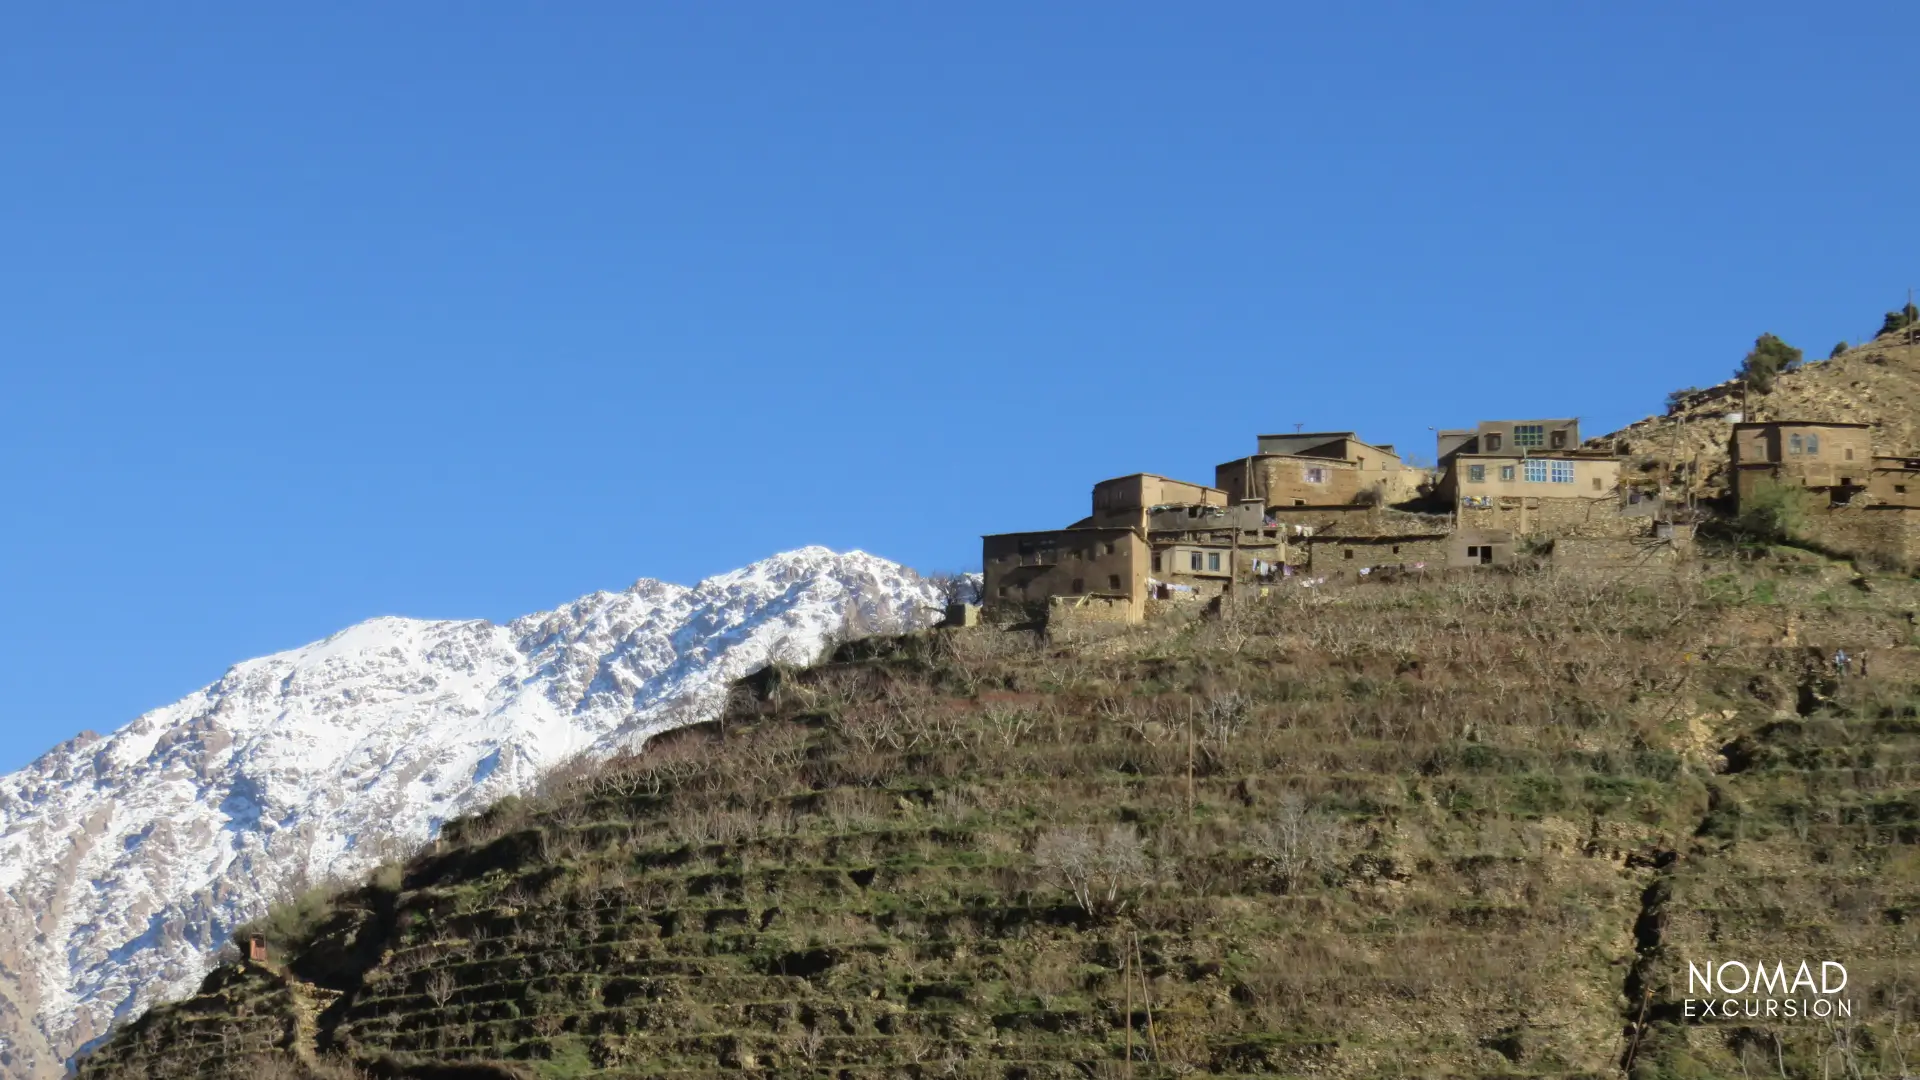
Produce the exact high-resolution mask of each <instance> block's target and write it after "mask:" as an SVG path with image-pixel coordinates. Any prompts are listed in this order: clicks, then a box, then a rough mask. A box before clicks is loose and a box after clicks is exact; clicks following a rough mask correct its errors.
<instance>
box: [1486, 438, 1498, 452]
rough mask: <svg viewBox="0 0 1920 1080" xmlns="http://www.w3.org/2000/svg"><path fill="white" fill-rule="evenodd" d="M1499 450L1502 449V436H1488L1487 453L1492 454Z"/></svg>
mask: <svg viewBox="0 0 1920 1080" xmlns="http://www.w3.org/2000/svg"><path fill="white" fill-rule="evenodd" d="M1498 449H1500V436H1498V435H1489V436H1487V452H1488V453H1492V452H1494V451H1495V450H1498Z"/></svg>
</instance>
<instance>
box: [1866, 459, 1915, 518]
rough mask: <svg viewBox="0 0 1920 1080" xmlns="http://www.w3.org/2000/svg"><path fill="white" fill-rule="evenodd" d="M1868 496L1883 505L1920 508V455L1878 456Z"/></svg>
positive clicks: (1868, 480) (1869, 479)
mask: <svg viewBox="0 0 1920 1080" xmlns="http://www.w3.org/2000/svg"><path fill="white" fill-rule="evenodd" d="M1867 497H1868V498H1869V499H1871V500H1872V501H1873V502H1875V503H1877V504H1880V505H1883V506H1904V507H1913V508H1920V457H1899V456H1876V457H1875V458H1874V459H1873V475H1872V476H1870V477H1868V479H1867Z"/></svg>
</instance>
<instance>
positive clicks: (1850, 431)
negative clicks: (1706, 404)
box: [1727, 420, 1898, 504]
mask: <svg viewBox="0 0 1920 1080" xmlns="http://www.w3.org/2000/svg"><path fill="white" fill-rule="evenodd" d="M1727 453H1728V458H1729V461H1728V464H1729V465H1730V466H1731V467H1732V469H1733V476H1734V483H1733V489H1734V501H1735V503H1736V504H1737V503H1739V502H1740V501H1742V500H1745V499H1750V498H1752V497H1753V493H1754V491H1755V490H1756V489H1757V488H1758V487H1759V486H1760V485H1761V484H1762V483H1766V482H1773V483H1780V484H1787V485H1790V486H1793V487H1804V488H1811V489H1813V490H1816V491H1824V492H1827V493H1828V494H1829V495H1830V496H1831V501H1834V502H1846V501H1848V500H1849V499H1851V498H1852V496H1853V493H1854V492H1855V491H1859V490H1866V489H1867V488H1868V487H1869V483H1868V482H1869V480H1870V479H1871V478H1872V476H1873V471H1874V467H1875V465H1876V464H1878V463H1877V462H1876V461H1875V459H1874V457H1873V433H1872V429H1871V428H1869V427H1868V426H1867V425H1865V424H1823V423H1813V422H1810V421H1804V420H1754V421H1747V422H1745V423H1739V424H1735V425H1733V435H1732V438H1731V440H1730V442H1729V443H1728V448H1727ZM1896 483H1898V481H1893V480H1891V479H1889V480H1888V481H1887V483H1886V487H1887V488H1888V489H1889V490H1890V489H1891V488H1892V487H1893V486H1895V484H1896Z"/></svg>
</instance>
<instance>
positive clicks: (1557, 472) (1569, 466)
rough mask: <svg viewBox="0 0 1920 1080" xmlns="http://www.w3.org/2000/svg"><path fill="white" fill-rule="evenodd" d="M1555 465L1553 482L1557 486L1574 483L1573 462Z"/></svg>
mask: <svg viewBox="0 0 1920 1080" xmlns="http://www.w3.org/2000/svg"><path fill="white" fill-rule="evenodd" d="M1552 465H1553V482H1554V483H1556V484H1571V483H1573V462H1571V461H1556V462H1553V463H1552Z"/></svg>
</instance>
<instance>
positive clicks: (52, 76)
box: [0, 2, 1920, 769]
mask: <svg viewBox="0 0 1920 1080" xmlns="http://www.w3.org/2000/svg"><path fill="white" fill-rule="evenodd" d="M1577 7H1579V6H1578V5H1568V4H1540V3H1510V4H1490V3H1461V4H1413V3H1402V4H1386V3H1378V4H1318V5H1307V4H1276V3H1268V2H1260V3H1241V4H1230V3H1208V4H1166V3H1153V4H1144V3H1143V4H1128V3H1098V4H1095V3H1081V2H1073V3H1051V4H1029V3H1018V4H1015V3H968V4H948V5H930V4H883V3H860V4H855V3H815V4H772V3H733V4H687V3H681V4H675V3H597V4H596V3H584V2H583V3H571V4H561V5H544V6H542V5H531V4H519V3H515V4H505V3H422V2H406V3H384V2H383V3H377V4H376V3H365V2H361V3H340V4H325V5H312V4H307V5H287V4H265V5H262V4H238V3H228V4H210V3H191V2H186V3H168V4H147V5H117V6H114V7H113V8H112V9H111V10H104V9H101V8H99V7H97V6H96V7H90V6H87V5H72V4H40V5H28V6H19V7H15V8H13V9H12V10H10V11H8V13H7V15H6V17H5V23H4V28H3V29H0V130H4V131H5V132H6V137H5V139H4V140H3V141H0V199H4V207H5V209H4V210H3V211H0V289H4V293H3V295H4V302H3V303H0V440H4V443H3V444H0V498H3V500H4V501H0V507H4V519H3V523H4V528H3V529H0V658H4V663H5V664H6V675H7V681H8V683H9V685H8V686H7V688H6V692H5V693H4V695H0V769H3V768H12V767H16V766H18V765H21V764H24V763H25V762H26V761H27V760H29V759H30V758H31V757H33V756H34V755H35V754H37V753H39V752H40V751H42V750H44V749H45V748H47V747H48V746H50V745H52V744H53V743H55V742H57V741H58V740H60V739H63V738H66V737H67V736H69V735H71V734H73V733H74V732H76V731H78V730H80V729H82V728H94V729H98V730H102V731H104V730H108V729H111V728H113V727H117V726H119V725H120V724H122V723H124V722H126V721H127V720H129V719H131V718H132V717H133V716H134V715H136V714H137V713H139V712H140V711H142V710H144V709H146V708H150V707H153V706H156V705H159V704H162V703H165V702H167V701H171V700H173V699H174V698H176V697H178V696H180V695H181V694H183V693H186V692H188V691H190V690H192V689H194V688H195V687H197V686H199V685H202V684H204V683H206V682H208V681H210V680H212V679H214V678H216V677H218V676H219V674H220V673H221V671H222V670H224V668H225V667H226V666H227V665H228V664H230V663H232V662H234V661H238V660H241V659H244V658H247V657H250V656H255V655H259V654H262V653H266V652H270V651H273V650H276V649H282V648H287V647H290V646H294V645H298V644H301V643H303V642H306V641H309V640H312V639H314V638H318V637H321V636H324V635H325V634H328V633H330V632H332V631H334V630H336V629H339V628H341V627H343V626H345V625H347V624H349V623H352V622H354V621H357V620H360V619H364V618H368V617H370V616H374V615H380V614H404V615H415V616H427V617H466V616H484V617H489V618H495V619H504V618H507V617H511V616H513V615H517V614H521V613H524V612H528V611H533V610H537V609H541V608H545V607H549V606H552V605H555V604H558V603H561V602H563V601H566V600H568V599H570V598H572V597H574V596H576V595H578V594H581V593H584V592H586V591H589V590H591V589H595V588H614V589H617V588H622V587H624V586H626V585H627V584H629V583H630V582H631V581H633V580H634V579H635V578H638V577H641V576H651V577H660V578H665V579H668V580H673V581H682V582H692V581H695V580H697V579H699V578H700V577H702V576H704V575H707V574H710V573H714V572H718V571H723V570H727V569H730V568H733V567H736V566H739V565H742V564H744V563H746V562H748V561H751V560H753V559H755V558H758V557H761V556H764V555H767V554H770V553H772V552H776V551H780V550H783V549H786V548H791V547H795V546H798V545H802V544H809V543H819V544H827V545H831V546H833V547H836V548H851V547H859V548H864V549H866V550H869V551H873V552H876V553H878V554H882V555H886V556H889V557H891V558H895V559H898V560H901V561H903V562H907V563H910V564H912V565H915V566H919V567H922V568H926V569H943V568H960V567H967V566H972V565H976V564H977V561H978V547H977V539H976V538H977V536H978V535H979V534H980V533H982V532H994V531H1003V530H1011V529H1019V528H1040V527H1049V526H1052V525H1055V524H1063V523H1065V522H1067V521H1069V520H1071V519H1073V518H1075V517H1077V516H1079V515H1080V514H1081V513H1083V508H1084V505H1085V500H1086V497H1087V490H1088V487H1089V485H1090V484H1091V482H1092V481H1093V480H1095V479H1098V478H1101V477H1106V476H1111V475H1116V474H1120V473H1125V472H1131V471H1135V470H1143V469H1144V470H1150V471H1157V472H1164V473H1169V474H1174V475H1179V476H1185V477H1191V478H1195V479H1201V480H1205V479H1208V478H1210V477H1211V476H1212V467H1213V465H1214V464H1216V463H1217V462H1220V461H1224V460H1226V459H1228V458H1231V457H1234V456H1237V455H1240V454H1243V453H1245V452H1247V451H1248V450H1250V449H1251V447H1252V439H1253V437H1254V435H1255V434H1256V433H1258V432H1260V431H1266V430H1290V429H1291V427H1292V425H1293V424H1294V423H1296V422H1297V423H1302V424H1305V425H1307V427H1308V428H1309V429H1311V428H1333V427H1338V428H1349V427H1352V428H1358V429H1359V430H1360V431H1362V432H1363V433H1364V434H1365V435H1367V436H1369V437H1371V438H1374V439H1376V440H1379V441H1393V442H1397V443H1400V444H1401V445H1402V446H1403V447H1407V448H1410V449H1414V450H1419V451H1423V452H1426V453H1429V454H1430V453H1431V443H1430V436H1429V434H1428V428H1429V427H1430V426H1443V425H1453V424H1464V423H1471V422H1472V421H1474V420H1476V419H1478V418H1481V417H1492V416H1499V415H1511V414H1529V415H1531V414H1542V413H1545V414H1555V415H1559V414H1576V415H1579V416H1581V417H1582V418H1583V419H1584V421H1585V423H1586V426H1587V430H1588V431H1589V432H1596V433H1597V432H1599V431H1604V430H1608V429H1610V428H1612V427H1614V426H1617V425H1619V424H1622V423H1625V422H1628V421H1631V420H1634V419H1637V418H1639V417H1641V416H1644V415H1646V414H1647V413H1649V412H1652V411H1655V410H1656V409H1657V408H1658V407H1659V405H1660V402H1661V400H1662V398H1663V396H1664V394H1665V393H1666V391H1667V390H1669V389H1672V388H1674V387H1677V386H1681V385H1686V384H1690V383H1707V382H1712V381H1717V380H1718V379H1720V378H1723V377H1725V375H1726V374H1727V373H1728V372H1729V371H1730V369H1731V368H1732V367H1733V365H1734V364H1735V363H1736V362H1737V361H1738V360H1739V358H1740V356H1741V355H1742V354H1743V353H1744V351H1745V350H1746V348H1747V347H1748V346H1749V345H1750V343H1751V342H1752V339H1753V337H1754V336H1755V335H1756V334H1758V333H1760V332H1761V331H1774V332H1777V333H1780V334H1782V335H1784V336H1785V337H1787V338H1788V340H1790V341H1792V342H1794V343H1796V344H1799V345H1801V346H1802V347H1804V348H1805V349H1807V351H1808V353H1809V355H1818V356H1824V355H1825V354H1826V351H1827V349H1828V348H1829V347H1830V346H1831V345H1832V344H1833V343H1834V342H1835V341H1836V340H1838V339H1841V338H1851V339H1858V338H1860V337H1861V336H1863V335H1865V334H1867V333H1869V332H1870V331H1871V330H1872V329H1874V328H1875V327H1877V326H1878V325H1879V318H1880V315H1881V313H1882V312H1883V311H1885V310H1887V309H1889V308H1891V307H1894V306H1897V305H1898V304H1899V303H1900V302H1902V301H1903V300H1904V291H1905V289H1906V288H1907V287H1908V286H1909V285H1920V265H1916V260H1915V259H1914V258H1913V256H1912V254H1911V252H1912V251H1913V245H1914V242H1915V238H1916V232H1915V228H1914V226H1913V225H1911V224H1903V222H1910V221H1912V220H1914V219H1915V218H1916V215H1920V149H1917V148H1920V141H1917V140H1916V136H1915V134H1914V132H1915V130H1916V115H1917V113H1920V110H1916V105H1917V104H1920V102H1917V101H1916V97H1920V65H1917V63H1916V61H1915V60H1914V58H1913V54H1912V47H1911V45H1912V42H1914V41H1916V40H1920V5H1915V4H1912V3H1886V4H1878V5H1851V6H1835V5H1819V6H1816V5H1811V4H1805V3H1793V4H1788V3H1738V4H1734V3H1717V4H1708V3H1701V4H1688V5H1668V4H1655V3H1629V4H1610V5H1597V6H1596V5H1587V6H1585V8H1584V9H1582V10H1577V11H1576V10H1575V9H1576V8H1577ZM1816 7H1817V8H1818V10H1816ZM1676 9H1680V10H1676ZM1903 57H1904V59H1903Z"/></svg>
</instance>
